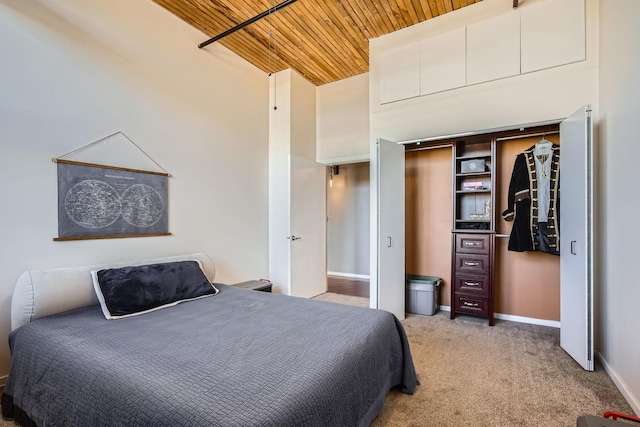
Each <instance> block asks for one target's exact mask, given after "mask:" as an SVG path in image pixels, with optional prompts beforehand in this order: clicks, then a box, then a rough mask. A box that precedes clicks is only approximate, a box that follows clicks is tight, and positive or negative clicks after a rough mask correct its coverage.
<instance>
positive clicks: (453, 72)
mask: <svg viewBox="0 0 640 427" xmlns="http://www.w3.org/2000/svg"><path fill="white" fill-rule="evenodd" d="M465 64H466V29H465V28H459V29H457V30H453V31H449V32H447V33H444V34H440V35H438V36H434V37H429V38H428V39H424V40H422V41H421V42H420V95H429V94H430V93H436V92H441V91H444V90H449V89H455V88H457V87H462V86H464V85H465V84H466V83H467V78H466V66H465Z"/></svg>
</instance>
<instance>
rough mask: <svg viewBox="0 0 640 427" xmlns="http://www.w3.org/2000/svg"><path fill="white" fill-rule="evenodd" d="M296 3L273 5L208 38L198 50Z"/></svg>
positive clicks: (285, 2) (288, 2)
mask: <svg viewBox="0 0 640 427" xmlns="http://www.w3.org/2000/svg"><path fill="white" fill-rule="evenodd" d="M297 1H298V0H286V1H283V2H282V3H280V4H277V5H275V6H274V7H272V8H270V9H269V10H265V11H264V12H262V13H261V14H259V15H256V16H254V17H253V18H251V19H248V20H246V21H244V22H243V23H241V24H238V25H236V26H235V27H233V28H229V29H228V30H227V31H225V32H224V33H221V34H218V35H217V36H215V37H212V38H210V39H209V40H207V41H204V42H202V43H200V44H199V45H198V48H200V49H202V48H203V47H206V46H209V45H210V44H211V43H213V42H217V41H218V40H220V39H221V38H224V37H227V36H228V35H229V34H233V33H235V32H236V31H238V30H241V29H243V28H244V27H246V26H247V25H251V24H253V23H254V22H256V21H259V20H261V19H262V18H264V17H265V16H268V15H269V14H271V13H274V12H277V11H278V10H280V9H282V8H285V7H287V6H289V5H290V4H292V3H295V2H297Z"/></svg>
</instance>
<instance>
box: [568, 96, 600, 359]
mask: <svg viewBox="0 0 640 427" xmlns="http://www.w3.org/2000/svg"><path fill="white" fill-rule="evenodd" d="M560 140H561V142H562V145H561V148H560V193H561V197H560V346H561V347H562V348H563V349H564V350H565V351H566V352H567V353H568V354H569V355H570V356H571V357H573V358H574V359H575V360H576V362H578V363H579V364H580V365H581V366H582V367H583V368H584V369H586V370H588V371H593V369H594V360H593V359H594V357H593V181H592V177H593V124H592V122H591V107H590V106H585V107H583V108H581V109H580V110H578V111H576V112H575V113H574V114H573V115H572V116H571V117H569V118H567V119H566V120H564V121H563V122H562V123H561V124H560Z"/></svg>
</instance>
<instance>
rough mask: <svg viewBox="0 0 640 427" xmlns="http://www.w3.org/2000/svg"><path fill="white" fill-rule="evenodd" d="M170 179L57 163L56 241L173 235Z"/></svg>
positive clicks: (150, 173)
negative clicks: (170, 226)
mask: <svg viewBox="0 0 640 427" xmlns="http://www.w3.org/2000/svg"><path fill="white" fill-rule="evenodd" d="M168 231H169V219H168V175H167V174H160V173H156V172H145V171H134V170H131V169H123V168H113V167H109V166H101V165H91V164H82V163H78V162H66V161H62V160H58V236H59V237H58V238H56V239H54V240H75V239H92V238H93V239H96V238H98V239H99V238H116V237H137V236H149V235H153V236H157V235H168V234H169V232H168Z"/></svg>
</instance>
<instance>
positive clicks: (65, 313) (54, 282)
mask: <svg viewBox="0 0 640 427" xmlns="http://www.w3.org/2000/svg"><path fill="white" fill-rule="evenodd" d="M185 260H195V261H197V262H198V263H199V265H200V267H201V268H202V271H203V272H204V274H205V275H206V277H207V279H208V281H210V282H211V283H213V284H214V286H215V288H216V289H217V291H218V293H217V294H216V295H212V296H210V297H206V298H204V297H203V298H198V299H193V300H191V301H187V302H182V303H180V304H177V305H173V306H170V307H166V308H162V309H159V310H154V311H149V312H146V313H144V314H142V315H135V316H130V317H123V318H119V319H117V320H107V318H105V314H104V313H103V309H104V306H103V305H102V309H101V304H100V301H99V300H98V297H97V295H96V292H95V291H94V289H93V286H92V279H91V272H92V271H93V272H95V271H96V270H102V269H105V268H120V267H125V266H129V265H141V266H145V265H147V264H157V263H167V262H180V261H185ZM94 274H95V273H94ZM214 276H215V268H214V266H213V262H212V261H211V259H209V257H208V256H207V255H205V254H191V255H185V256H180V257H171V258H161V259H154V260H146V261H140V262H136V263H124V264H119V265H107V266H104V265H103V266H87V267H78V268H72V269H59V270H35V271H28V272H25V273H24V274H23V275H22V276H21V277H20V279H19V280H18V283H17V284H16V288H15V291H14V297H13V301H12V329H13V330H12V332H11V334H10V335H9V344H10V348H11V355H12V356H11V357H12V358H11V369H10V372H9V376H8V379H7V383H6V387H5V390H4V393H3V395H2V413H3V417H5V418H9V419H15V420H16V421H17V422H19V423H20V424H22V425H38V426H278V427H284V426H367V425H370V423H371V421H372V420H373V419H374V418H375V417H376V416H377V415H378V414H379V413H380V412H381V411H382V408H383V405H384V399H385V396H386V395H387V393H388V392H389V390H390V389H391V388H393V387H399V388H400V390H401V391H402V392H404V393H407V394H412V393H413V392H414V390H415V388H416V385H417V378H416V374H415V370H414V366H413V362H412V359H411V353H410V350H409V345H408V342H407V339H406V335H405V333H404V329H403V327H402V325H401V323H400V322H399V321H398V320H397V318H395V316H393V315H392V314H391V313H388V312H386V311H382V310H372V309H368V308H361V307H352V306H346V305H340V304H335V303H329V302H323V301H313V300H307V299H303V298H295V297H289V296H285V295H279V294H270V293H266V292H256V291H250V290H245V289H239V288H234V287H233V286H226V285H223V284H218V283H214Z"/></svg>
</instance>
